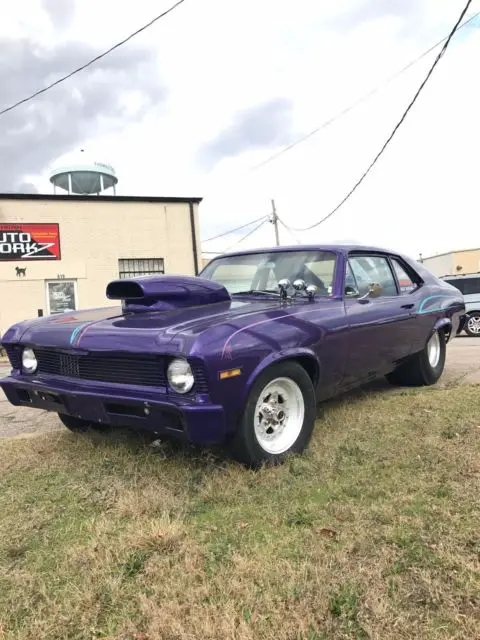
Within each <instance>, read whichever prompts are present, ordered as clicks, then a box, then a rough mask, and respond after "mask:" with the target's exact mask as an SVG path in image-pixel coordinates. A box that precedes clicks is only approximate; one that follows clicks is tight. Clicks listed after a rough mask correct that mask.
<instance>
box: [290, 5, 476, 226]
mask: <svg viewBox="0 0 480 640" xmlns="http://www.w3.org/2000/svg"><path fill="white" fill-rule="evenodd" d="M471 3H472V0H468V2H467V4H466V5H465V7H464V9H463V11H462V13H461V14H460V18H459V19H458V20H457V22H456V23H455V26H454V27H453V29H452V31H451V32H450V35H449V36H448V38H447V39H446V41H445V44H444V45H443V47H442V49H441V51H440V53H439V54H438V55H437V57H436V58H435V60H434V62H433V64H432V66H431V67H430V69H429V71H428V73H427V75H426V76H425V78H424V80H423V81H422V83H421V84H420V86H419V88H418V89H417V91H416V93H415V95H414V96H413V99H412V100H411V101H410V103H409V105H408V107H407V108H406V109H405V111H404V113H403V115H402V117H401V118H400V120H399V121H398V122H397V124H396V125H395V127H394V129H393V131H392V133H391V134H390V135H389V136H388V138H387V140H386V141H385V142H384V144H383V145H382V147H381V149H380V151H379V152H378V153H377V155H376V156H375V158H374V159H373V160H372V162H371V163H370V165H369V166H368V167H367V169H366V171H364V172H363V174H362V175H361V177H360V178H359V179H358V180H357V182H356V183H355V184H354V185H353V187H352V188H351V189H350V191H349V192H348V193H347V195H346V196H345V197H344V198H343V199H342V200H341V201H340V202H339V204H338V205H337V206H336V207H335V208H334V209H332V211H330V213H329V214H328V215H326V216H325V217H324V218H322V219H321V220H319V221H318V222H315V223H314V224H312V225H310V226H308V227H304V228H301V229H299V228H296V227H290V226H288V229H290V230H291V231H309V230H310V229H314V228H315V227H318V226H319V225H321V224H322V223H323V222H325V221H326V220H328V219H329V218H331V217H332V216H333V215H334V214H335V213H337V211H338V210H339V209H340V207H342V206H343V205H344V204H345V202H347V200H348V199H349V198H350V197H351V196H352V194H353V193H354V192H355V191H356V190H357V189H358V187H359V186H360V185H361V184H362V182H363V181H364V180H365V178H366V177H367V176H368V174H369V173H370V171H371V170H372V169H373V167H374V166H375V165H376V163H377V162H378V160H379V159H380V157H381V156H382V155H383V153H384V151H385V149H386V148H387V147H388V145H389V144H390V142H391V141H392V139H393V137H394V136H395V134H396V133H397V131H398V130H399V128H400V127H401V126H402V124H403V122H404V121H405V119H406V117H407V115H408V114H409V112H410V110H411V109H412V107H413V105H414V104H415V102H416V101H417V98H418V97H419V95H420V93H421V92H422V90H423V88H424V87H425V85H426V84H427V82H428V81H429V79H430V76H431V75H432V73H433V71H434V70H435V67H436V66H437V64H438V63H439V62H440V60H441V58H442V57H443V55H444V53H445V52H446V50H447V48H448V45H449V44H450V41H451V39H452V38H453V36H454V34H455V32H456V31H457V29H458V26H459V24H460V23H461V21H462V20H463V17H464V16H465V14H466V12H467V11H468V8H469V7H470V5H471Z"/></svg>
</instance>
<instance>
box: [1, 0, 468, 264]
mask: <svg viewBox="0 0 480 640" xmlns="http://www.w3.org/2000/svg"><path fill="white" fill-rule="evenodd" d="M171 4H173V0H136V2H135V3H118V2H114V0H102V1H101V2H98V0H68V1H66V0H22V2H20V3H10V4H9V12H8V14H7V15H5V13H3V14H2V20H1V23H0V86H1V87H2V90H1V92H0V109H1V108H2V107H5V106H8V105H9V104H10V103H12V102H15V101H17V100H18V99H21V98H23V97H24V96H25V95H27V94H29V93H31V92H33V91H35V90H37V89H39V88H41V87H43V86H44V85H45V84H48V83H50V82H52V81H54V80H55V79H57V78H58V77H59V76H61V75H63V74H65V73H68V72H69V71H71V70H72V69H73V68H75V67H76V66H79V65H81V64H83V63H84V62H86V61H87V60H88V59H90V58H92V57H94V56H95V55H97V54H98V53H99V52H101V51H102V50H104V49H106V48H108V47H109V46H111V45H112V44H114V43H115V42H116V41H118V40H121V39H122V38H124V37H125V36H127V35H128V34H129V33H130V32H131V31H133V30H135V29H137V28H138V27H140V26H141V25H142V24H144V23H145V22H148V21H149V20H150V19H152V18H153V17H154V16H155V15H157V14H158V13H160V12H161V11H162V10H164V9H167V8H168V7H169V6H170V5H171ZM464 4H465V0H336V1H335V2H332V1H327V0H296V1H295V2H287V0H261V1H259V0H242V1H241V2H240V1H239V0H236V1H234V0H185V2H184V3H183V5H181V6H180V7H179V8H178V9H176V10H175V12H173V13H172V14H171V15H169V16H168V17H166V18H165V19H163V20H161V21H159V22H158V23H157V24H156V25H155V26H153V27H152V28H151V29H149V30H148V31H146V32H145V33H143V34H142V35H140V36H138V37H137V38H135V39H134V40H132V41H130V42H129V43H128V44H127V45H126V46H124V47H122V48H121V49H119V50H117V51H116V52H114V53H113V54H111V55H109V56H107V57H106V58H104V59H103V60H101V61H100V62H99V63H98V64H96V65H95V66H93V67H91V68H90V69H88V70H86V71H84V72H82V73H80V74H78V75H76V76H75V77H73V78H72V79H70V80H69V81H67V82H65V83H63V84H62V85H60V86H58V87H56V88H54V89H53V90H51V91H49V92H47V93H46V94H44V95H43V96H41V97H40V98H38V99H36V100H34V101H32V102H30V103H27V104H25V105H23V106H21V107H19V108H18V109H15V110H14V111H12V112H10V113H8V114H6V115H4V116H2V117H1V118H0V191H2V192H8V191H33V190H39V191H46V192H50V190H51V186H50V185H49V182H48V171H49V169H50V168H51V167H52V166H54V165H55V164H57V163H61V162H62V161H65V160H66V159H67V158H69V157H70V155H71V154H72V153H77V152H78V150H79V149H80V148H84V149H85V150H86V153H88V155H89V156H90V157H92V158H95V159H96V160H97V161H100V162H108V163H111V164H113V165H114V166H115V168H116V170H117V173H118V175H119V193H121V194H136V195H165V196H171V195H183V196H203V197H204V201H203V203H202V205H201V209H200V212H201V225H202V237H203V238H204V239H205V238H209V237H210V236H213V235H215V234H217V233H221V232H222V231H224V230H227V229H229V228H232V227H235V226H239V225H241V224H243V223H245V222H248V221H249V220H253V219H255V218H258V217H260V216H262V215H264V214H267V213H268V212H269V209H270V200H271V198H275V201H276V205H277V210H278V214H279V215H280V216H281V218H282V219H283V220H284V221H285V222H286V223H287V224H288V225H291V226H294V227H302V226H307V225H309V224H312V223H313V222H314V221H316V220H318V219H319V218H321V217H323V216H324V215H326V214H327V213H328V212H329V211H330V210H331V209H332V208H333V207H334V206H335V205H336V204H337V203H338V202H339V201H340V200H341V199H342V198H343V196H344V195H345V193H346V192H347V191H348V190H349V189H350V188H351V186H352V185H353V184H354V183H355V181H356V180H357V179H358V178H359V177H360V175H361V174H362V172H363V170H364V169H365V168H366V166H368V164H369V163H370V162H371V160H372V159H373V157H374V156H375V154H376V153H377V151H378V149H379V148H380V146H381V145H382V143H383V142H384V140H385V139H386V137H387V136H388V135H389V133H390V131H391V129H392V128H393V126H394V125H395V123H396V121H397V120H398V119H399V117H400V116H401V114H402V112H403V110H404V109H405V107H406V105H407V104H408V102H409V101H410V99H411V97H412V96H413V94H414V92H415V90H416V89H417V87H418V85H419V84H420V82H421V80H422V79H423V77H424V75H425V73H426V71H427V69H428V67H429V66H430V65H431V63H432V62H433V59H434V56H435V54H436V52H437V51H438V50H437V51H435V52H433V53H432V54H430V55H429V56H427V57H425V58H423V59H422V60H421V61H420V62H418V64H416V65H414V66H413V67H412V68H411V69H409V71H407V72H406V73H404V74H402V75H401V76H400V77H399V78H398V79H396V80H395V81H392V82H390V83H388V84H385V80H386V79H387V78H389V77H390V76H392V75H393V74H394V73H395V72H397V71H398V70H399V69H401V68H402V67H403V66H404V65H406V64H407V63H409V62H410V61H412V60H413V59H415V58H417V57H418V56H419V55H420V54H421V53H422V52H423V51H424V50H426V49H427V48H428V47H430V46H431V45H432V44H434V43H435V42H437V41H438V40H439V39H441V38H443V37H444V36H446V35H447V33H448V32H449V31H450V29H451V27H452V26H453V24H454V22H455V21H456V19H457V17H458V15H459V14H460V11H461V9H462V8H463V5H464ZM476 11H480V0H474V2H473V3H472V6H471V9H470V11H469V14H468V15H469V16H470V15H472V14H473V13H475V12H476ZM479 59H480V19H478V20H477V21H475V22H474V23H473V24H471V25H469V26H468V27H465V28H464V29H462V30H461V32H460V33H459V34H458V36H457V37H456V38H455V40H454V41H453V43H452V45H451V47H450V48H449V50H448V52H447V54H446V55H445V57H444V59H443V60H442V61H441V63H440V64H439V66H438V68H437V70H436V71H435V73H434V75H433V77H432V80H431V82H430V83H429V84H428V85H427V88H426V90H425V92H424V93H423V94H422V97H421V98H420V100H419V101H418V102H417V105H416V107H415V108H414V110H413V111H412V113H411V115H410V116H409V118H408V120H407V121H406V123H405V125H404V126H403V127H402V128H401V129H400V132H399V134H398V136H397V137H396V138H395V140H394V142H393V143H392V144H391V146H390V147H389V149H388V151H387V152H386V153H385V155H384V156H383V158H382V159H381V161H380V162H379V163H378V165H377V166H376V167H375V169H374V170H373V171H372V173H371V174H370V176H369V177H368V178H367V180H366V181H365V182H364V183H363V185H362V186H361V187H360V188H359V190H358V191H357V192H356V193H355V195H354V196H353V197H352V198H351V199H350V200H349V201H348V203H347V204H346V205H345V206H344V207H342V208H341V209H340V210H339V212H338V213H337V214H336V215H335V216H333V217H332V218H331V219H330V220H329V221H328V222H326V223H325V224H323V225H321V226H319V227H318V228H316V229H315V230H313V231H310V232H304V233H301V232H300V233H296V234H295V236H292V235H290V234H289V233H288V232H287V231H286V230H285V229H283V228H281V230H280V234H281V241H282V243H289V244H293V243H295V242H297V241H300V242H332V241H358V242H368V243H372V244H380V245H384V246H389V247H392V248H395V249H397V250H402V251H405V252H407V253H409V254H411V255H413V256H415V257H416V256H418V253H419V252H422V253H423V255H424V256H426V255H430V254H433V253H437V252H441V251H446V250H449V249H459V248H463V247H473V246H480V213H479V208H480V207H479V189H478V187H477V185H478V182H479V180H478V172H479V171H480V163H479V162H478V155H479V152H478V149H479V142H480V133H479V128H478V126H477V122H478V114H479V113H480V92H479V91H478V88H477V84H478V83H477V77H478V64H477V61H478V60H479ZM379 86H380V87H382V89H381V90H380V91H378V92H377V93H375V94H374V95H373V96H372V97H371V98H370V99H368V100H365V101H364V102H362V103H361V104H360V105H359V106H357V107H356V108H355V109H352V110H351V111H349V112H348V113H347V114H346V115H344V116H342V117H340V118H338V119H337V120H335V122H334V123H333V124H331V125H330V126H328V127H326V128H324V129H322V130H321V131H319V132H318V133H317V134H316V135H313V136H311V137H310V138H308V139H307V140H306V141H305V142H303V143H302V144H299V145H297V146H295V147H294V148H293V149H291V150H290V151H288V152H286V153H283V154H281V155H280V156H278V157H276V158H275V159H274V160H272V161H269V162H267V163H265V161H266V160H268V159H269V158H271V157H272V156H275V154H278V152H280V151H281V150H282V149H283V148H285V147H286V146H288V145H290V144H292V143H294V142H295V141H296V140H298V139H299V138H301V137H302V136H304V135H305V134H307V133H308V132H309V131H311V130H313V129H315V128H317V127H319V126H320V125H321V124H322V123H323V122H325V121H326V120H329V119H330V118H332V117H333V116H336V115H337V114H338V113H340V112H341V111H343V110H344V109H345V108H346V107H348V106H349V105H351V104H352V103H354V102H356V101H357V100H358V99H359V98H361V97H362V96H364V95H365V94H367V93H369V92H370V91H372V90H373V89H375V88H377V87H379ZM246 231H248V229H247V230H246ZM244 233H245V232H243V233H240V234H237V235H232V236H227V237H225V238H222V239H220V240H218V241H214V242H209V243H206V244H205V245H204V249H205V250H206V251H219V250H223V249H226V248H228V247H230V246H231V245H232V244H233V243H234V242H235V241H236V240H238V239H240V238H241V237H242V235H243V234H244ZM271 242H273V229H272V227H271V225H269V224H267V225H264V227H262V228H261V229H260V230H259V231H257V232H256V233H254V234H252V235H251V236H250V237H249V238H248V239H246V240H245V241H244V242H243V243H242V244H240V245H239V246H240V247H253V246H263V245H268V244H270V243H271Z"/></svg>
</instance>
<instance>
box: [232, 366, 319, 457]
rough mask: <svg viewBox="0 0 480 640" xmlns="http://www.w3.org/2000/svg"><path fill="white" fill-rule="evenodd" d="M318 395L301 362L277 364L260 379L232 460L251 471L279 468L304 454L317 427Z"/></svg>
mask: <svg viewBox="0 0 480 640" xmlns="http://www.w3.org/2000/svg"><path fill="white" fill-rule="evenodd" d="M315 418H316V402H315V391H314V388H313V384H312V381H311V379H310V376H309V375H308V374H307V372H306V371H305V369H304V368H303V367H302V366H300V365H299V364H298V363H297V362H293V361H286V362H280V363H278V364H274V365H272V366H271V367H269V368H268V369H266V370H265V371H264V372H263V373H261V374H260V375H259V377H258V378H257V380H256V381H255V383H254V385H253V387H252V389H251V391H250V394H249V396H248V399H247V403H246V406H245V410H244V413H243V416H242V417H241V419H240V423H239V425H238V427H237V431H236V433H235V435H234V437H233V439H232V441H231V443H230V451H231V455H232V457H234V458H235V459H236V460H238V461H239V462H242V463H243V464H245V465H247V466H249V467H254V468H256V467H259V466H260V465H261V464H263V463H265V462H269V463H272V464H279V463H281V462H283V460H284V459H285V457H286V456H287V455H289V454H296V453H302V452H303V451H304V449H305V448H306V447H307V445H308V443H309V441H310V438H311V435H312V432H313V427H314V425H315Z"/></svg>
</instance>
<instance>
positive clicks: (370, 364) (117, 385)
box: [0, 246, 465, 466]
mask: <svg viewBox="0 0 480 640" xmlns="http://www.w3.org/2000/svg"><path fill="white" fill-rule="evenodd" d="M106 295H107V298H109V299H110V300H119V301H121V303H120V304H119V306H118V307H106V308H102V309H93V310H87V311H78V312H77V311H76V312H74V313H66V314H60V315H53V316H50V317H46V318H37V319H34V320H28V321H25V322H20V323H18V324H15V325H14V326H12V327H11V328H10V329H9V330H8V331H7V332H6V334H5V335H4V336H3V340H2V343H3V345H4V347H5V349H6V351H7V353H8V356H9V359H10V362H11V365H12V371H11V374H10V375H9V376H8V377H7V378H4V379H3V380H1V381H0V386H1V387H2V388H3V390H4V391H5V393H6V395H7V397H8V399H9V401H10V402H11V403H12V404H14V405H21V406H25V407H34V408H37V409H43V410H48V411H54V412H57V413H58V415H59V417H60V420H61V421H62V422H63V424H64V425H65V426H66V427H68V428H69V429H71V430H72V431H86V430H87V429H88V428H89V427H91V426H93V425H96V426H97V427H101V426H102V425H118V426H125V427H133V428H137V429H141V430H149V431H151V432H153V433H154V434H156V435H157V436H158V437H160V438H161V437H166V436H169V435H173V436H177V437H181V438H184V439H186V440H189V441H190V442H193V443H197V444H213V443H220V442H224V441H225V442H227V443H228V445H229V448H230V450H231V452H232V455H233V456H234V457H235V458H237V459H238V460H240V461H242V462H244V463H245V464H247V465H252V466H257V465H259V464H261V463H263V462H264V461H270V462H278V461H281V460H283V459H284V457H285V455H286V454H288V453H299V452H301V451H303V450H304V449H305V447H306V446H307V444H308V441H309V439H310V436H311V434H312V430H313V427H314V423H315V418H316V403H317V402H318V401H321V400H324V399H326V398H328V397H331V396H333V395H336V394H338V393H340V392H343V391H345V390H348V389H351V388H352V387H354V386H356V385H360V384H363V383H366V382H368V381H371V380H373V379H375V378H377V377H380V376H387V379H388V380H389V381H390V382H391V383H392V384H400V385H431V384H434V383H435V382H436V381H437V380H438V379H439V378H440V376H441V375H442V372H443V369H444V364H445V350H446V344H447V343H448V341H449V340H450V339H451V338H453V337H455V336H456V334H457V333H459V332H460V330H461V329H462V326H463V325H462V323H463V322H464V312H465V305H464V301H463V297H462V294H461V293H460V292H459V291H458V289H456V288H455V287H452V286H451V285H449V284H447V283H445V282H443V281H442V280H439V279H438V278H436V277H435V276H433V275H432V274H431V273H429V272H428V271H427V270H426V269H424V268H423V267H422V265H421V264H418V263H416V262H414V261H412V260H410V259H408V258H407V257H405V256H402V255H398V254H393V253H390V252H388V251H384V250H381V249H377V248H371V247H364V246H302V247H277V248H273V249H265V250H261V251H249V252H239V253H234V254H230V255H223V256H221V257H218V258H216V259H214V260H213V261H211V262H210V263H209V264H208V265H207V267H206V268H205V269H204V270H203V272H202V273H201V274H200V276H199V277H195V278H194V277H184V276H142V277H138V278H133V279H124V280H116V281H113V282H110V283H109V284H108V286H107V291H106Z"/></svg>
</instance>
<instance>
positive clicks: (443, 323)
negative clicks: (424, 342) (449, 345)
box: [428, 318, 452, 342]
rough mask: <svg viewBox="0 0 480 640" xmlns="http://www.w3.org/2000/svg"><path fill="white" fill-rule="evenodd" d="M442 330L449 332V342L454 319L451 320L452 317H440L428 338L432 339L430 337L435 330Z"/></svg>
mask: <svg viewBox="0 0 480 640" xmlns="http://www.w3.org/2000/svg"><path fill="white" fill-rule="evenodd" d="M440 330H443V331H445V332H446V333H447V334H449V335H448V338H447V342H448V341H449V339H450V337H451V335H452V321H451V320H450V318H440V319H439V320H437V321H436V323H435V325H434V327H433V329H432V331H431V333H430V335H429V336H428V339H429V340H430V338H431V337H432V336H433V334H434V333H435V331H440Z"/></svg>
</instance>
